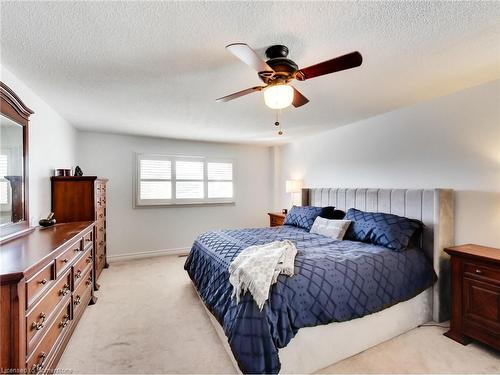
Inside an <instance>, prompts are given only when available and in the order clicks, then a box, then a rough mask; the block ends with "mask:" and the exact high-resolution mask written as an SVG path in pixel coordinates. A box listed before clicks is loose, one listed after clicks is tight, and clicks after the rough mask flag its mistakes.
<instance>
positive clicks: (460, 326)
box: [444, 245, 500, 350]
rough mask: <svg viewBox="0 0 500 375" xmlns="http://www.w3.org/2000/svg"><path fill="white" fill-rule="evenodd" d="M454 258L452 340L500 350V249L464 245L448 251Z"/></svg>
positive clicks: (452, 264)
mask: <svg viewBox="0 0 500 375" xmlns="http://www.w3.org/2000/svg"><path fill="white" fill-rule="evenodd" d="M444 251H446V252H447V253H448V254H450V255H451V271H450V272H451V321H450V330H449V331H448V332H446V333H445V335H446V336H448V337H449V338H451V339H453V340H455V341H458V342H459V343H461V344H463V345H467V344H468V343H469V342H470V339H475V340H477V341H481V342H483V343H485V344H488V345H490V346H492V347H494V348H495V349H497V350H500V249H495V248H492V247H485V246H479V245H462V246H455V247H449V248H446V249H444Z"/></svg>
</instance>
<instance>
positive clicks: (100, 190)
mask: <svg viewBox="0 0 500 375" xmlns="http://www.w3.org/2000/svg"><path fill="white" fill-rule="evenodd" d="M95 191H96V194H97V195H105V194H106V183H105V182H99V181H96V188H95Z"/></svg>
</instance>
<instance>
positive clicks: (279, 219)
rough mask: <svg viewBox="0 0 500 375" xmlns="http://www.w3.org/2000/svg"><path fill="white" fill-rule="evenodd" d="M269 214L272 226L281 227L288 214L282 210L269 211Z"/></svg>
mask: <svg viewBox="0 0 500 375" xmlns="http://www.w3.org/2000/svg"><path fill="white" fill-rule="evenodd" d="M267 214H268V215H269V226H270V227H279V226H281V225H283V223H284V222H285V216H286V215H285V214H282V213H281V212H268V213H267Z"/></svg>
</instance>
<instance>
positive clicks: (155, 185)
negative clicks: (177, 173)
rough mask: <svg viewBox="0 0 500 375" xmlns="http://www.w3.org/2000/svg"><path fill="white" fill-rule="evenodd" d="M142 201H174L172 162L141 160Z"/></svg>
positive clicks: (140, 197)
mask: <svg viewBox="0 0 500 375" xmlns="http://www.w3.org/2000/svg"><path fill="white" fill-rule="evenodd" d="M139 171H140V178H139V180H140V187H139V191H140V196H139V199H140V200H144V201H152V202H154V201H159V200H165V199H172V162H171V161H170V160H161V159H140V160H139Z"/></svg>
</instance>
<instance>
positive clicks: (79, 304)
mask: <svg viewBox="0 0 500 375" xmlns="http://www.w3.org/2000/svg"><path fill="white" fill-rule="evenodd" d="M93 233H94V222H92V221H87V222H75V223H68V224H56V225H55V226H53V227H49V228H37V229H36V230H35V231H34V232H32V233H31V234H29V235H26V236H23V237H20V238H17V239H14V240H11V241H9V242H7V243H4V244H2V246H1V249H0V286H1V293H0V299H1V314H0V342H1V349H0V370H1V372H2V373H6V372H10V373H21V371H23V372H25V371H28V372H30V373H38V372H46V371H50V369H53V368H54V367H55V366H56V365H57V362H58V360H59V358H60V356H61V354H62V352H63V351H64V348H65V346H66V343H67V342H68V340H69V338H70V336H71V334H72V332H73V330H74V329H75V326H76V324H77V323H78V321H79V319H80V317H81V316H82V314H83V312H84V310H85V308H86V306H87V305H88V304H89V303H91V302H93V301H94V300H93V288H92V284H93V279H94V271H93V267H92V258H93V256H92V253H93V246H94V237H93Z"/></svg>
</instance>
